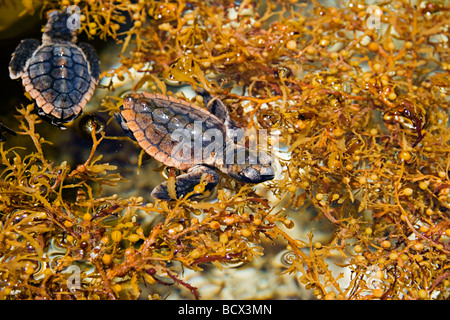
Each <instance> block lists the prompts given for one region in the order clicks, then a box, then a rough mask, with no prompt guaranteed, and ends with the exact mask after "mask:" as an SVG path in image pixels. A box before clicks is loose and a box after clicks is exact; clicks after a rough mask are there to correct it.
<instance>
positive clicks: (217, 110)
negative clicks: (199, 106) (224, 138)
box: [195, 88, 237, 129]
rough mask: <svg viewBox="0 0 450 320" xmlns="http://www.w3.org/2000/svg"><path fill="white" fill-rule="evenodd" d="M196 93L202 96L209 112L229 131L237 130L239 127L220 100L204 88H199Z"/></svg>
mask: <svg viewBox="0 0 450 320" xmlns="http://www.w3.org/2000/svg"><path fill="white" fill-rule="evenodd" d="M195 92H196V93H197V94H198V95H200V96H202V98H203V103H204V104H205V106H206V108H207V109H208V111H209V112H211V113H212V114H213V115H215V116H216V117H217V118H218V119H219V120H220V121H222V122H223V123H224V124H225V126H226V127H227V128H228V129H235V128H236V127H237V126H236V123H235V122H234V121H233V120H232V119H231V118H230V116H229V115H228V110H227V107H226V106H225V104H224V103H223V102H222V101H221V100H220V99H218V98H213V97H211V94H210V93H209V92H208V91H206V90H205V89H202V88H197V89H196V90H195Z"/></svg>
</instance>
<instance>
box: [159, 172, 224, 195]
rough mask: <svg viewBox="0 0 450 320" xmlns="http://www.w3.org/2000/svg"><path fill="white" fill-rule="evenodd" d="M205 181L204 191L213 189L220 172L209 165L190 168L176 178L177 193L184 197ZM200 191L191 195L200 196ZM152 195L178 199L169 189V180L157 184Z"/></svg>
mask: <svg viewBox="0 0 450 320" xmlns="http://www.w3.org/2000/svg"><path fill="white" fill-rule="evenodd" d="M202 181H203V182H204V183H205V184H206V185H205V189H204V191H209V192H210V191H211V190H212V189H214V187H215V186H216V185H217V183H218V182H219V174H218V173H217V172H216V171H215V170H214V169H211V168H209V167H207V166H203V165H198V166H194V167H192V168H190V169H189V170H188V171H187V173H185V174H181V175H179V176H177V177H176V178H175V193H176V197H177V198H178V199H180V198H182V197H184V196H185V195H187V194H188V193H189V192H192V191H194V188H195V186H197V185H200V183H201V182H202ZM199 195H200V193H194V194H193V195H191V196H190V198H191V197H195V196H199ZM152 197H153V198H155V199H161V200H168V201H170V200H176V199H174V198H173V197H172V196H171V195H170V192H169V190H168V183H167V181H165V182H163V183H161V184H160V185H157V186H156V187H155V188H154V189H153V191H152Z"/></svg>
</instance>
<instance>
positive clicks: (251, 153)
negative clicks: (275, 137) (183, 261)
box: [115, 91, 274, 200]
mask: <svg viewBox="0 0 450 320" xmlns="http://www.w3.org/2000/svg"><path fill="white" fill-rule="evenodd" d="M201 94H202V96H203V97H204V103H205V105H206V106H207V108H208V109H205V108H201V107H199V106H197V105H195V104H193V103H189V102H187V101H184V100H180V99H176V98H173V97H170V96H165V95H162V94H152V93H147V92H142V93H131V94H128V95H126V96H124V98H123V105H122V106H121V111H120V113H117V114H116V115H115V116H116V119H117V120H118V122H119V123H120V125H121V126H122V128H123V129H124V130H125V132H126V133H127V134H128V135H129V136H131V137H132V138H133V139H135V140H136V141H137V142H138V144H139V145H140V147H141V148H143V149H144V150H145V151H146V152H147V153H148V154H149V155H150V156H152V157H154V158H155V159H156V160H158V161H160V162H162V163H163V164H165V165H167V166H169V167H175V168H177V169H179V170H187V172H186V173H184V174H181V175H179V176H177V177H176V178H175V193H176V195H174V194H173V193H172V194H170V191H169V190H168V182H167V181H165V182H163V183H161V184H160V185H158V186H156V187H155V188H154V189H153V191H152V197H153V198H156V199H163V200H174V196H176V198H180V197H183V196H185V195H186V194H187V193H189V192H191V191H194V190H195V186H196V185H198V184H199V183H200V182H201V181H203V182H205V183H206V185H205V190H207V191H211V190H212V189H213V188H214V187H215V186H216V185H217V183H218V182H219V174H218V173H217V172H216V170H215V168H216V169H219V170H220V171H222V172H223V173H225V174H227V175H229V176H231V177H232V178H234V179H236V180H238V181H241V182H245V183H260V182H264V181H267V180H271V179H273V177H274V171H273V168H272V166H271V164H272V159H271V157H270V156H269V155H268V154H267V153H265V152H263V151H258V152H257V151H255V150H250V148H247V147H245V146H243V145H240V144H238V143H236V142H235V137H236V135H235V133H234V132H235V129H236V128H237V127H236V126H235V124H234V122H233V121H232V120H231V118H230V117H229V115H228V113H227V109H226V107H225V105H224V104H223V103H222V101H220V100H219V99H216V98H211V97H210V96H209V94H207V93H206V92H204V91H202V92H201ZM213 140H214V141H213ZM195 144H197V147H198V148H196V147H195ZM202 179H203V180H202ZM196 195H197V194H196V193H194V194H193V196H196Z"/></svg>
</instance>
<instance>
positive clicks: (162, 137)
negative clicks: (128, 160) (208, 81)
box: [117, 92, 227, 170]
mask: <svg viewBox="0 0 450 320" xmlns="http://www.w3.org/2000/svg"><path fill="white" fill-rule="evenodd" d="M117 118H118V120H119V122H120V124H121V125H122V127H123V128H124V130H125V131H126V132H127V133H128V134H129V135H130V136H131V137H133V138H134V139H135V140H136V141H137V142H138V144H139V145H140V146H141V148H143V149H144V150H145V151H146V152H147V153H148V154H149V155H151V156H152V157H154V158H155V159H156V160H158V161H160V162H162V163H164V164H165V165H167V166H171V167H175V168H178V169H180V170H186V169H188V168H190V167H192V166H193V165H195V164H206V165H211V166H215V167H217V165H218V160H219V161H221V160H223V159H222V158H221V157H220V155H223V152H218V151H221V150H218V149H219V148H216V150H215V151H216V153H214V154H212V153H211V152H207V151H208V150H209V149H208V148H210V147H211V139H210V137H208V133H213V134H215V136H216V137H219V138H222V139H226V137H227V133H226V130H227V129H226V127H225V124H224V123H223V122H222V121H220V120H219V119H218V118H217V117H216V116H214V115H213V114H211V113H209V112H208V111H207V110H205V109H203V108H200V107H198V106H196V105H195V104H193V103H189V102H186V101H184V100H180V99H176V98H173V97H169V96H165V95H161V94H151V93H147V92H142V93H133V94H129V95H127V96H125V97H124V99H123V106H122V107H121V112H120V114H117ZM210 130H211V131H210ZM193 141H196V143H199V145H198V148H196V146H195V145H194V143H193ZM223 141H224V140H222V141H220V139H219V140H217V143H220V144H219V146H220V147H223V144H222V143H221V142H223ZM197 150H200V151H204V150H206V151H205V152H206V153H202V152H200V153H198V152H197ZM222 151H223V150H222ZM219 157H220V159H219Z"/></svg>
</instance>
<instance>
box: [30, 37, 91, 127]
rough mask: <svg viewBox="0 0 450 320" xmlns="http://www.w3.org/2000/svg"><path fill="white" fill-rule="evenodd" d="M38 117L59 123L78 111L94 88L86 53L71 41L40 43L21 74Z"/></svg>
mask: <svg viewBox="0 0 450 320" xmlns="http://www.w3.org/2000/svg"><path fill="white" fill-rule="evenodd" d="M22 83H23V86H24V87H25V90H26V91H27V92H28V93H29V94H30V96H31V97H32V98H33V99H35V100H36V104H37V110H38V113H39V115H40V116H43V117H47V118H50V119H52V121H53V122H56V123H62V122H68V121H71V120H73V119H75V118H76V117H77V116H79V115H80V114H81V111H82V110H83V108H84V107H85V106H86V103H87V102H88V101H89V99H90V98H91V96H92V94H93V93H94V89H95V81H94V79H93V78H92V76H91V74H90V70H89V67H88V62H87V61H86V56H85V55H84V53H83V52H82V51H81V49H80V48H79V47H77V46H76V45H75V44H73V43H71V42H61V43H56V44H44V45H41V46H40V47H39V48H37V49H36V52H35V53H34V54H33V56H32V57H31V58H30V60H29V62H28V68H27V69H26V71H25V73H24V74H23V76H22Z"/></svg>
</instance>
